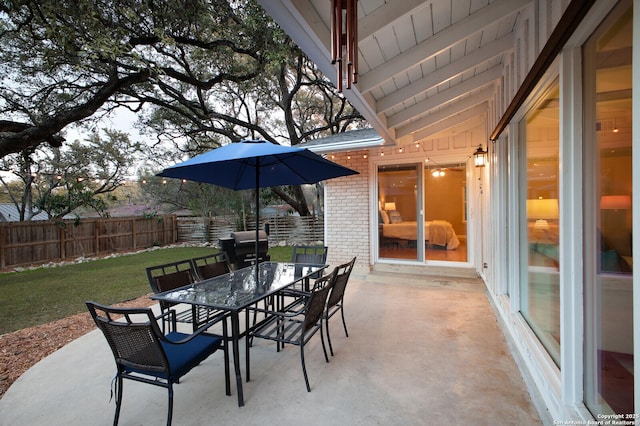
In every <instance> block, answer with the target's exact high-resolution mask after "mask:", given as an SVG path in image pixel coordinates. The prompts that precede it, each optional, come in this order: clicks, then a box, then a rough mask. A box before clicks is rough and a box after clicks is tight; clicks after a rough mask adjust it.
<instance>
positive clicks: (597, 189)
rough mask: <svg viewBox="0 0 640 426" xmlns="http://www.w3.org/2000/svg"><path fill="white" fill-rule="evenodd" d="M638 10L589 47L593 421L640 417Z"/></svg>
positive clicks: (615, 15) (610, 24)
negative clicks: (639, 370) (638, 360)
mask: <svg viewBox="0 0 640 426" xmlns="http://www.w3.org/2000/svg"><path fill="white" fill-rule="evenodd" d="M631 6H632V4H631V2H630V1H623V2H621V3H620V4H619V5H618V6H617V7H616V8H614V9H613V11H612V12H611V13H610V15H609V16H608V17H607V19H606V20H605V21H604V23H603V24H601V26H600V27H599V28H598V29H597V30H596V32H595V33H594V34H593V35H592V37H591V38H590V39H589V41H588V42H587V43H586V44H585V46H584V50H583V53H584V58H585V61H584V63H585V72H584V74H585V95H584V97H585V105H586V111H585V116H586V120H585V121H586V122H587V123H595V125H594V126H585V169H586V170H587V171H588V172H589V173H588V174H587V173H585V176H586V182H585V193H586V194H587V195H588V196H587V197H585V199H586V203H585V208H584V210H585V303H586V305H585V349H586V352H585V371H586V374H585V403H586V405H587V407H588V408H589V410H590V411H591V412H592V413H594V416H597V415H598V414H631V413H633V412H634V401H633V400H634V392H633V384H634V377H633V368H634V367H633V365H634V361H633V304H632V301H633V282H632V274H633V257H632V256H633V253H632V250H631V248H632V247H631V231H632V216H631V212H632V210H631V194H632V188H631V185H632V167H633V163H632V148H631V147H632V141H631V134H632V126H631V124H632V120H631V108H632V102H631V90H632V78H631V46H632V30H633V27H632V21H633V13H632V7H631ZM636 167H637V165H636ZM591 194H593V195H591Z"/></svg>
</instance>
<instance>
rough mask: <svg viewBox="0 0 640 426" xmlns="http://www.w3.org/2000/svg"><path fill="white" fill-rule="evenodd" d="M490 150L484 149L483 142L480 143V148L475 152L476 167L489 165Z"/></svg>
mask: <svg viewBox="0 0 640 426" xmlns="http://www.w3.org/2000/svg"><path fill="white" fill-rule="evenodd" d="M487 154H488V152H487V151H485V150H484V149H482V144H480V145H478V149H476V152H474V153H473V160H474V163H475V165H476V167H484V166H486V165H487Z"/></svg>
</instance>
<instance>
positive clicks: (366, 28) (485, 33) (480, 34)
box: [260, 0, 531, 144]
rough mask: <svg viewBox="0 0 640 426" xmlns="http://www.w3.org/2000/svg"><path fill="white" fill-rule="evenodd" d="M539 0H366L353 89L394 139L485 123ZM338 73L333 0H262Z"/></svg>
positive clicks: (321, 63)
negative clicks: (528, 12)
mask: <svg viewBox="0 0 640 426" xmlns="http://www.w3.org/2000/svg"><path fill="white" fill-rule="evenodd" d="M530 2H531V0H492V1H490V0H432V1H426V0H358V41H359V43H358V44H359V46H358V52H359V79H358V83H357V84H355V85H354V87H353V88H352V89H350V90H349V89H346V88H345V89H344V90H343V93H344V95H345V96H346V97H347V98H348V99H349V101H350V102H351V103H352V104H353V105H354V106H355V107H356V108H357V109H358V110H359V111H360V112H361V113H362V114H363V115H364V116H365V118H366V119H367V120H368V121H369V122H370V123H371V125H372V126H373V127H375V128H376V130H377V131H378V133H380V135H381V136H382V137H383V138H384V139H385V140H386V142H387V143H401V144H402V143H410V142H419V141H420V140H423V139H426V138H431V137H434V135H446V134H453V133H460V132H462V131H465V130H466V129H470V128H473V127H476V126H478V125H481V124H483V123H486V120H487V112H488V108H489V103H490V101H491V100H493V99H495V98H496V91H497V90H498V88H497V87H498V84H499V83H500V80H501V78H502V76H503V72H504V70H503V68H504V67H505V64H506V63H508V62H509V60H510V55H512V51H513V47H514V45H515V35H514V31H515V28H516V23H517V22H518V18H519V17H520V14H521V13H522V11H523V9H524V8H526V7H527V6H529V5H530ZM260 3H261V4H262V6H263V7H264V8H265V10H266V11H267V12H268V13H269V14H270V15H271V16H273V18H274V19H275V20H276V22H278V24H279V25H280V26H282V27H283V29H284V30H285V31H286V32H287V33H288V34H289V35H290V36H291V37H292V38H293V39H294V40H295V41H296V42H297V43H298V45H300V47H301V48H302V49H303V50H304V51H305V52H306V53H307V55H308V56H309V57H310V58H311V59H312V60H313V61H314V62H315V63H316V64H317V65H318V67H319V68H320V69H321V70H322V71H323V72H324V73H325V75H327V76H328V77H329V78H331V79H332V81H333V82H334V83H336V79H337V75H336V74H337V72H336V69H335V67H334V66H333V65H331V49H330V6H331V0H260Z"/></svg>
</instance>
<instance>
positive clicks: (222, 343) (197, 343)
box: [86, 302, 231, 425]
mask: <svg viewBox="0 0 640 426" xmlns="http://www.w3.org/2000/svg"><path fill="white" fill-rule="evenodd" d="M86 305H87V308H88V309H89V312H90V313H91V316H92V317H93V320H94V321H95V322H96V325H97V326H98V328H99V329H100V330H102V332H103V333H104V336H105V338H106V339H107V342H108V343H109V346H110V347H111V351H112V352H113V356H114V358H115V362H116V367H117V374H116V413H115V417H114V420H113V424H114V425H117V424H118V420H119V418H120V408H121V406H122V384H123V379H129V380H134V381H137V382H142V383H148V384H150V385H155V386H161V387H164V388H166V389H167V392H168V398H169V400H168V412H167V425H171V419H172V416H173V384H174V383H178V381H179V379H180V377H182V376H184V375H185V374H187V373H188V372H189V371H190V370H191V369H193V368H194V367H195V366H197V365H198V364H200V363H201V362H202V361H204V360H205V359H206V358H207V357H209V355H211V354H213V353H214V352H216V351H217V350H218V349H222V350H223V351H224V374H225V391H226V394H227V395H231V385H230V381H229V352H228V349H227V344H226V342H227V326H226V321H224V319H221V318H216V319H213V320H212V321H210V322H209V323H207V324H206V325H205V326H204V327H202V328H200V329H199V330H198V331H197V332H196V333H194V334H191V335H188V334H184V333H179V332H177V331H172V332H170V333H168V334H167V335H166V336H165V335H164V334H163V333H162V332H161V331H160V329H159V328H158V324H157V322H156V318H155V317H154V315H153V312H152V311H151V309H148V308H113V307H109V306H104V305H100V304H97V303H94V302H86ZM172 314H173V313H172V312H167V313H166V315H172ZM120 316H123V317H124V318H121V319H118V317H120ZM218 321H221V322H222V335H216V334H210V333H206V332H205V331H206V330H207V329H208V328H209V327H210V326H212V325H213V324H215V323H216V322H218Z"/></svg>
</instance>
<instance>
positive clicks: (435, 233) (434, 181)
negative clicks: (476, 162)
mask: <svg viewBox="0 0 640 426" xmlns="http://www.w3.org/2000/svg"><path fill="white" fill-rule="evenodd" d="M467 200H468V198H467V168H466V164H464V163H463V164H451V165H442V166H441V165H435V166H434V165H433V163H432V164H431V165H429V166H427V167H425V171H424V213H425V214H424V216H425V223H424V238H425V246H424V247H425V259H426V260H427V261H430V260H434V261H437V260H441V261H449V262H466V261H467V205H468V202H467Z"/></svg>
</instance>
